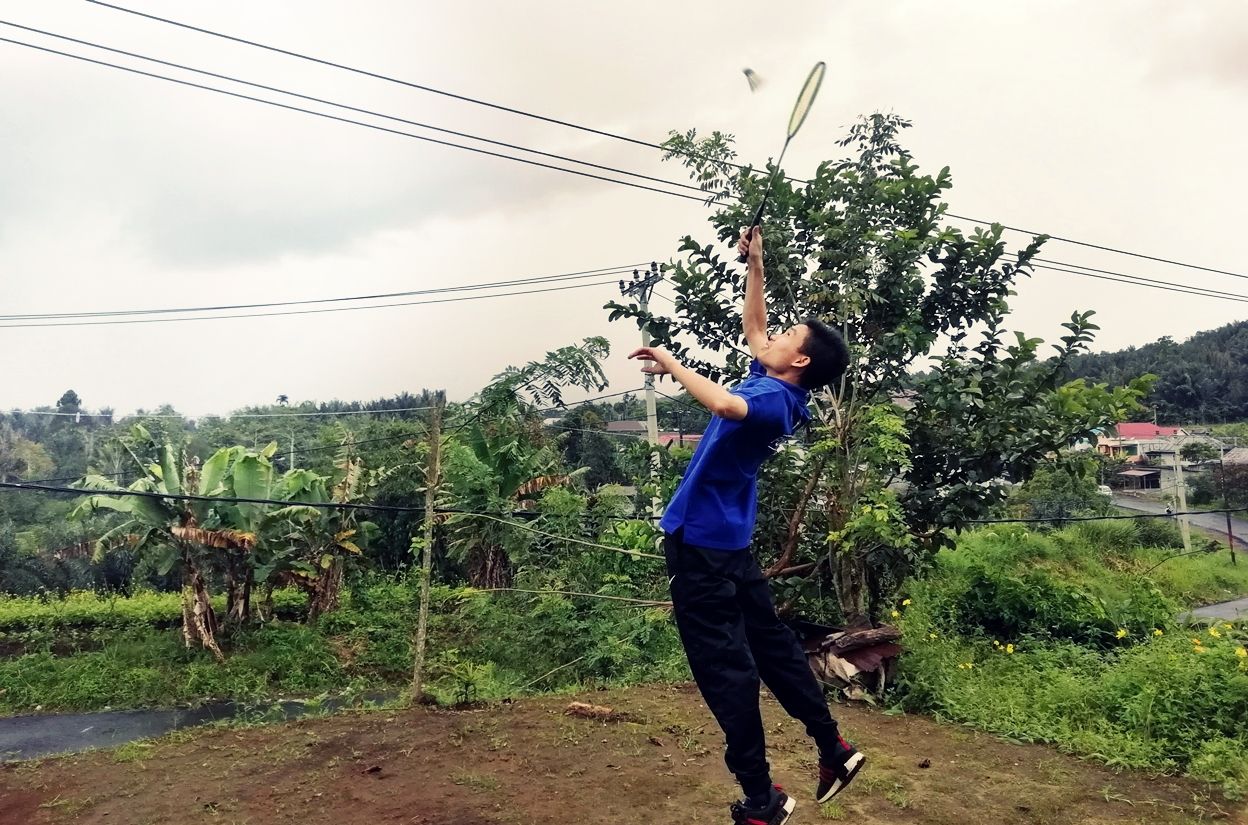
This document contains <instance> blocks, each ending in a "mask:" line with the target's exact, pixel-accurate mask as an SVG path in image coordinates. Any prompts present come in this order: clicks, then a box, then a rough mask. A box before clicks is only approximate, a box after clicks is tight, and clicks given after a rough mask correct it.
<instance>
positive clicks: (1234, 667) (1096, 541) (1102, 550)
mask: <svg viewBox="0 0 1248 825" xmlns="http://www.w3.org/2000/svg"><path fill="white" fill-rule="evenodd" d="M1106 527H1107V525H1100V526H1099V527H1098V528H1095V529H1088V528H1086V527H1082V528H1070V529H1067V530H1062V531H1058V532H1055V533H1052V534H1037V533H1032V532H1028V531H1025V530H1018V529H1013V528H1010V529H1000V528H994V529H991V530H983V531H979V532H978V533H976V534H972V535H970V536H968V537H965V538H964V539H963V541H962V542H961V543H960V545H959V547H958V548H957V549H955V550H952V551H946V552H943V553H941V554H940V556H939V557H938V559H937V565H936V569H935V570H934V571H933V573H932V574H931V575H930V576H929V577H928V578H926V579H925V580H923V581H920V582H913V583H912V584H911V587H910V598H911V605H910V606H908V607H905V608H904V611H905V612H904V616H903V618H902V620H901V624H902V626H903V631H904V633H905V644H906V647H907V654H906V655H905V656H904V657H903V659H902V668H901V673H900V679H901V688H900V691H899V693H898V697H897V698H898V701H899V703H900V704H901V706H902V707H904V708H905V709H907V710H912V711H919V712H927V713H931V714H934V715H936V716H937V717H939V718H943V719H947V720H950V721H956V722H961V723H965V724H969V725H971V726H973V727H975V728H978V729H981V730H986V731H989V732H991V733H994V734H997V735H999V736H1004V737H1007V738H1010V739H1013V740H1016V741H1021V742H1050V743H1055V744H1057V745H1058V746H1059V747H1061V748H1062V749H1063V750H1066V751H1069V752H1072V753H1076V754H1079V755H1083V756H1091V757H1094V758H1097V759H1099V760H1100V761H1103V762H1105V763H1107V764H1109V765H1111V766H1117V767H1130V768H1146V769H1155V770H1163V771H1181V772H1184V773H1188V774H1190V775H1192V776H1195V777H1197V778H1201V779H1206V780H1208V781H1211V782H1215V783H1218V784H1220V785H1222V787H1223V790H1224V791H1225V792H1227V793H1228V795H1231V796H1240V795H1243V794H1245V793H1248V649H1245V645H1246V644H1248V627H1245V626H1242V625H1239V626H1237V625H1232V624H1228V623H1220V624H1218V625H1216V626H1214V627H1212V628H1200V629H1199V630H1197V629H1193V628H1185V627H1181V626H1178V625H1177V624H1176V622H1175V615H1176V614H1177V613H1178V612H1179V610H1180V607H1181V606H1182V605H1184V604H1185V603H1186V602H1187V601H1188V600H1200V599H1201V598H1202V597H1203V598H1209V597H1211V596H1213V595H1214V594H1215V593H1218V592H1219V591H1222V590H1225V589H1227V588H1229V589H1230V590H1231V591H1233V592H1234V591H1238V593H1242V592H1244V590H1245V589H1248V588H1246V587H1245V585H1244V584H1241V582H1248V576H1245V574H1244V572H1245V568H1248V565H1240V566H1239V567H1238V568H1236V567H1233V566H1232V565H1231V564H1230V561H1229V559H1227V558H1226V557H1225V556H1223V557H1221V558H1209V557H1204V556H1194V557H1185V558H1175V559H1173V560H1172V561H1169V562H1167V563H1166V564H1163V565H1162V566H1161V567H1159V568H1157V569H1156V570H1153V571H1151V572H1150V573H1149V575H1148V577H1144V575H1143V573H1144V572H1145V571H1146V570H1147V569H1148V568H1149V567H1150V566H1152V565H1153V564H1156V562H1157V561H1158V560H1159V559H1160V558H1165V557H1166V555H1165V554H1166V553H1167V552H1168V551H1163V550H1156V549H1152V548H1140V547H1136V546H1133V545H1132V543H1131V542H1132V541H1133V540H1134V538H1135V536H1134V535H1133V534H1132V533H1131V532H1129V531H1127V530H1124V529H1119V527H1118V525H1108V528H1109V529H1104V528H1106ZM1167 568H1168V569H1167ZM1163 570H1165V571H1166V572H1165V573H1164V574H1163V575H1157V574H1159V573H1161V571H1163ZM1238 593H1236V595H1237V594H1238ZM1196 640H1198V641H1199V643H1197V641H1196ZM894 802H895V800H894Z"/></svg>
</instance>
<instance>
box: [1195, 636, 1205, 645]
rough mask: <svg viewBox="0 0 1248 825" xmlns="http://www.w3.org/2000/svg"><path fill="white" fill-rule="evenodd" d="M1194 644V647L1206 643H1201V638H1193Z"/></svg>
mask: <svg viewBox="0 0 1248 825" xmlns="http://www.w3.org/2000/svg"><path fill="white" fill-rule="evenodd" d="M1192 644H1194V645H1199V644H1204V643H1203V642H1201V640H1200V638H1199V637H1193V638H1192Z"/></svg>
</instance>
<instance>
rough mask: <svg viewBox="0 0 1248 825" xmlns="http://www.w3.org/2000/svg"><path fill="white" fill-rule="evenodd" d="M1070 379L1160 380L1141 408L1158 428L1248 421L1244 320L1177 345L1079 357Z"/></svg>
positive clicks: (1166, 341)
mask: <svg viewBox="0 0 1248 825" xmlns="http://www.w3.org/2000/svg"><path fill="white" fill-rule="evenodd" d="M1072 370H1073V375H1072V377H1074V378H1087V379H1089V380H1092V381H1105V382H1108V383H1110V384H1125V383H1126V382H1128V381H1130V380H1131V379H1132V378H1135V377H1136V376H1139V375H1143V374H1144V373H1152V374H1153V375H1156V376H1159V380H1158V381H1157V384H1156V386H1155V387H1154V388H1153V393H1152V395H1151V396H1150V397H1149V398H1148V399H1146V401H1145V403H1146V404H1147V405H1148V406H1150V407H1155V409H1156V412H1157V421H1158V423H1161V424H1181V423H1196V422H1199V423H1206V424H1207V423H1220V422H1224V421H1248V321H1240V322H1239V323H1235V324H1228V325H1227V326H1224V327H1220V328H1218V329H1213V330H1209V331H1207V332H1198V333H1196V334H1195V335H1193V336H1192V337H1191V338H1189V339H1188V340H1186V341H1184V342H1182V343H1176V342H1175V341H1174V340H1173V339H1172V338H1169V337H1164V338H1162V339H1160V340H1158V341H1155V342H1153V343H1151V344H1145V345H1144V346H1141V347H1128V348H1127V349H1124V350H1119V351H1118V352H1104V353H1097V354H1095V355H1083V356H1080V357H1078V358H1076V359H1075V360H1074V361H1073V363H1072Z"/></svg>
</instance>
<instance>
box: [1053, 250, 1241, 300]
mask: <svg viewBox="0 0 1248 825" xmlns="http://www.w3.org/2000/svg"><path fill="white" fill-rule="evenodd" d="M1032 260H1033V261H1038V262H1040V263H1042V264H1048V265H1049V268H1052V267H1055V266H1065V267H1074V268H1075V269H1081V270H1085V271H1087V272H1099V273H1101V274H1102V275H1116V276H1118V277H1120V278H1130V279H1132V280H1136V281H1144V282H1147V283H1154V284H1165V285H1167V286H1178V287H1183V288H1184V289H1196V290H1200V291H1201V292H1207V293H1209V294H1210V295H1211V296H1222V297H1227V298H1236V299H1243V300H1248V295H1244V294H1243V293H1240V292H1226V291H1224V290H1220V289H1209V288H1208V287H1203V286H1194V285H1192V284H1184V283H1175V282H1174V281H1163V280H1160V279H1158V278H1146V277H1144V276H1143V275H1131V274H1129V273H1126V272H1115V271H1114V270H1112V269H1097V268H1096V267H1094V266H1084V265H1083V264H1072V263H1067V262H1065V261H1054V260H1051V259H1049V258H1032ZM1059 271H1060V270H1059Z"/></svg>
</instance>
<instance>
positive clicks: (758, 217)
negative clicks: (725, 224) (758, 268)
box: [737, 198, 767, 264]
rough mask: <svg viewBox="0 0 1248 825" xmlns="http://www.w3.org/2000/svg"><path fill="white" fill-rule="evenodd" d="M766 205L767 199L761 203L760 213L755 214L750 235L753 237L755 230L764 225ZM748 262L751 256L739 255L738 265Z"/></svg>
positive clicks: (759, 206)
mask: <svg viewBox="0 0 1248 825" xmlns="http://www.w3.org/2000/svg"><path fill="white" fill-rule="evenodd" d="M766 205H767V199H766V198H763V202H762V203H760V204H759V205H758V211H757V212H755V213H754V220H753V222H752V223H750V234H751V235H753V234H754V230H755V229H756V228H757V227H759V226H762V225H763V207H765V206H766ZM747 260H749V256H748V255H738V256H737V263H739V264H743V263H745V262H746V261H747Z"/></svg>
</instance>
